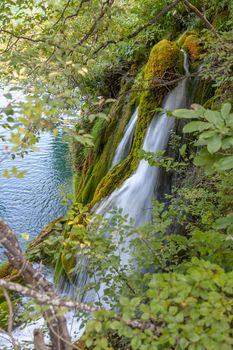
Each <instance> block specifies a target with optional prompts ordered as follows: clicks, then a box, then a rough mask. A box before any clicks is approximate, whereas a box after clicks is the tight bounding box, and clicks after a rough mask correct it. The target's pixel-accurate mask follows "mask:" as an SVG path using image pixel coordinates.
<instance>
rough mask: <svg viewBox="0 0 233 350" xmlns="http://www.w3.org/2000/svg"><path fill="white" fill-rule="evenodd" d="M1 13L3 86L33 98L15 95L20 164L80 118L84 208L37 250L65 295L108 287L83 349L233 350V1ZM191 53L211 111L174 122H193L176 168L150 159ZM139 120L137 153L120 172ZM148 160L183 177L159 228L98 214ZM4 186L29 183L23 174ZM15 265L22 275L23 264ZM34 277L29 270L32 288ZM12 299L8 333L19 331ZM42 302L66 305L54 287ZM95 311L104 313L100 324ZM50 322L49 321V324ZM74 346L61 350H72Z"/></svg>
mask: <svg viewBox="0 0 233 350" xmlns="http://www.w3.org/2000/svg"><path fill="white" fill-rule="evenodd" d="M35 5H36V6H35ZM0 6H1V14H0V21H1V29H0V34H1V39H2V41H1V46H0V48H1V50H2V55H1V58H0V71H1V74H2V79H3V80H5V81H8V82H10V83H13V84H16V79H17V84H18V85H20V87H21V88H22V87H23V88H25V90H26V91H28V92H29V93H30V96H29V97H28V99H27V101H25V102H24V103H22V104H21V105H20V106H18V105H15V103H14V101H13V99H12V96H11V95H8V97H7V98H8V99H9V106H8V107H7V108H6V109H4V110H3V111H2V116H1V118H5V119H6V123H5V128H7V129H9V130H12V135H11V138H10V140H9V141H10V142H12V143H13V144H14V145H15V148H12V149H11V150H10V152H9V154H10V155H11V156H12V158H14V157H16V156H19V155H25V154H26V153H27V152H28V151H29V150H30V149H31V148H33V147H34V145H35V143H36V142H37V140H38V138H39V134H40V132H41V131H43V130H45V129H54V130H55V131H54V132H55V134H56V127H57V125H59V123H60V119H59V115H60V113H61V110H62V111H63V112H65V113H67V114H69V113H71V114H72V115H75V113H76V110H77V108H79V111H80V112H79V115H78V117H77V120H76V122H75V126H74V128H73V129H72V130H70V131H69V132H68V135H69V137H70V138H71V140H72V146H71V148H72V149H73V158H74V164H75V167H74V171H75V172H76V174H75V175H76V182H77V183H76V194H75V195H76V199H75V202H74V203H73V205H72V206H71V207H70V209H69V211H68V214H67V217H66V218H65V219H62V220H58V221H56V222H53V223H51V224H50V225H49V226H48V227H47V228H46V229H45V230H44V231H43V232H42V233H41V235H40V236H39V237H38V239H36V240H35V241H34V242H32V243H31V245H30V248H29V250H28V257H29V259H30V260H31V261H44V263H46V264H49V265H52V266H53V267H54V266H56V271H55V275H56V278H57V281H59V280H60V278H61V277H63V278H64V279H67V280H68V282H69V284H70V286H71V285H73V290H74V292H75V293H76V294H77V295H82V296H83V295H85V293H88V292H89V293H90V292H91V291H93V289H94V290H95V291H97V292H98V291H99V289H100V287H101V286H105V294H104V297H103V300H98V301H96V302H93V304H95V305H94V306H93V308H91V309H88V307H89V305H87V306H86V305H84V306H83V304H81V306H80V305H79V308H78V310H79V312H78V313H77V315H76V317H82V319H83V320H85V321H86V322H87V327H86V331H85V334H84V336H83V337H82V342H80V343H79V344H78V345H77V348H78V347H79V345H80V344H81V343H82V344H85V345H83V346H85V347H86V348H87V349H95V350H102V349H103V350H106V349H122V350H126V349H133V350H136V349H140V350H151V349H158V350H163V349H164V350H165V349H166V350H167V349H169V350H170V349H171V350H175V349H176V350H182V349H188V350H205V349H208V350H211V349H213V350H214V349H218V348H220V347H221V348H223V349H224V350H230V349H231V348H232V345H233V333H232V319H233V318H232V315H233V304H232V296H233V275H232V266H233V264H232V263H233V245H232V227H233V219H232V218H233V214H232V213H233V212H232V209H233V208H232V189H233V180H232V169H233V156H232V150H233V141H232V140H233V130H232V128H233V123H232V118H233V114H232V107H231V102H232V96H233V95H232V92H233V85H232V70H233V65H232V62H233V52H232V23H233V17H232V16H233V8H232V6H233V5H232V4H231V3H229V1H227V0H223V1H221V2H219V1H217V0H209V1H207V0H192V1H187V0H174V1H168V0H161V1H158V2H156V3H155V1H153V0H146V1H141V0H136V1H113V0H106V1H99V0H98V1H97V0H93V1H89V0H79V1H78V0H77V1H76V0H74V1H69V0H68V1H63V0H61V1H57V2H52V1H47V2H44V1H40V0H39V1H33V0H27V1H25V2H24V3H23V4H22V2H21V1H17V0H16V1H12V2H9V1H5V0H3V1H2V2H1V5H0ZM181 48H182V49H184V50H185V51H186V52H187V54H188V56H189V61H190V65H191V67H190V71H191V76H193V77H194V79H195V78H196V77H197V72H198V73H199V79H200V85H199V87H200V86H202V88H201V87H200V88H199V91H197V95H199V97H200V95H202V98H199V101H201V102H200V103H201V104H202V105H197V104H195V105H194V106H193V107H192V110H186V109H185V110H178V111H175V112H174V113H173V116H174V117H175V118H177V119H179V120H180V119H182V120H186V121H187V119H190V121H189V122H188V123H187V124H186V125H185V126H184V129H183V133H184V134H185V136H184V135H183V133H181V132H180V134H179V135H176V138H175V141H174V140H172V139H171V140H170V146H171V143H172V142H173V146H172V147H175V149H176V152H175V154H176V156H175V157H170V156H168V155H166V154H165V153H160V154H154V155H153V154H146V152H144V154H142V153H141V155H140V150H141V147H142V143H143V139H144V136H145V133H146V130H147V128H148V125H149V123H150V121H151V119H152V117H153V116H154V115H155V114H156V112H157V111H158V110H159V109H160V108H161V103H162V100H163V98H164V96H165V95H166V93H167V91H170V89H172V88H173V87H174V86H175V85H176V84H177V82H178V81H180V80H182V79H183V78H184V72H183V66H182V62H183V56H182V53H181V50H180V49H181ZM200 67H201V69H200ZM198 70H199V71H198ZM17 84H16V85H17ZM19 107H20V110H21V113H22V117H21V118H19V119H17V117H16V114H15V111H18V110H19ZM136 107H138V108H139V112H138V120H137V125H136V130H135V133H134V138H133V142H132V146H131V150H130V152H129V154H128V155H127V156H126V158H125V159H123V160H122V161H121V162H120V163H119V164H117V165H115V166H114V167H111V166H112V159H113V156H114V153H115V150H116V148H117V145H118V144H119V142H120V140H121V139H122V136H123V133H124V130H125V127H126V125H127V123H128V121H129V119H130V117H131V114H132V112H133V111H134V110H135V108H136ZM74 108H75V112H74ZM5 119H4V120H5ZM14 131H15V133H14ZM174 144H175V146H174ZM141 156H143V157H144V158H145V159H146V160H147V161H148V162H149V163H150V164H151V165H156V166H159V165H160V166H162V167H163V169H165V171H166V172H167V173H169V174H171V177H172V185H173V188H172V190H171V192H170V193H169V194H166V195H165V194H163V202H158V201H155V203H154V209H153V221H152V223H147V224H146V225H144V226H143V227H139V228H135V227H134V225H133V223H132V222H129V220H128V218H127V217H122V213H121V211H118V210H114V211H113V213H112V218H111V221H109V220H107V219H103V218H101V217H100V216H95V215H94V214H92V212H91V210H92V209H93V207H94V205H95V204H96V203H98V202H99V201H101V200H102V199H103V198H105V197H106V196H108V195H109V194H111V192H112V191H113V190H114V189H116V188H118V187H120V186H121V184H122V183H123V181H124V180H125V179H127V178H128V177H129V176H130V175H131V174H132V173H133V172H134V171H135V169H136V167H137V165H138V162H139V161H140V159H141V158H140V157H141ZM3 174H4V175H5V176H7V177H8V176H10V175H16V176H19V177H20V176H21V175H22V174H21V173H18V171H17V169H14V170H12V171H9V170H8V169H6V172H3ZM145 181H146V179H145ZM129 205H130V204H129ZM124 241H127V242H129V244H128V246H127V247H125V248H124V249H125V253H128V254H129V255H131V258H130V259H129V262H128V264H127V265H126V266H122V263H121V259H120V254H119V247H122V245H121V244H122V243H123V242H124ZM1 242H2V243H3V244H4V238H2V239H1ZM14 252H15V251H14ZM16 252H17V251H16ZM9 257H10V260H11V261H13V262H14V259H13V258H12V253H10V255H9ZM79 259H81V260H82V262H83V261H84V262H88V264H87V266H86V267H85V276H86V279H87V281H86V283H84V285H83V286H82V288H79V289H78V288H77V286H76V285H75V278H76V277H77V275H78V274H82V273H83V270H84V265H83V263H80V264H78V263H77V261H79ZM15 261H16V265H17V263H18V262H20V261H23V262H24V263H25V261H24V259H21V260H20V259H19V260H17V258H16V259H15ZM18 266H20V264H18ZM135 266H138V268H135ZM27 267H28V265H27ZM29 270H30V269H29ZM26 272H27V271H26ZM24 274H25V270H24V269H23V267H22V268H21V269H19V275H20V276H21V275H22V276H23V277H25V275H24ZM0 277H1V278H0V282H1V281H8V279H9V278H10V279H11V280H13V281H17V282H19V283H20V284H21V283H22V280H21V277H20V279H17V280H14V278H15V277H18V275H17V272H16V270H15V269H13V268H12V267H11V266H10V265H9V264H6V265H4V266H3V267H2V268H1V270H0ZM26 277H27V278H26V279H25V278H24V283H25V281H26V283H27V284H28V283H29V277H28V275H27V276H26ZM7 278H8V279H7ZM34 279H35V280H36V278H35V275H34ZM64 279H63V281H64ZM37 282H38V281H37ZM38 285H39V282H38ZM4 288H5V287H4ZM4 288H3V289H2V290H1V291H0V292H1V299H0V301H1V304H0V313H1V314H2V315H3V322H2V323H1V327H3V328H4V329H6V328H8V329H9V327H8V326H9V318H7V317H8V316H7V315H9V316H10V312H11V309H10V307H9V303H8V302H7V301H4V299H5V294H4V290H5V289H4ZM12 288H13V287H12ZM35 288H36V287H35V285H33V287H32V290H33V292H36V290H35ZM40 288H42V289H41V290H42V292H44V293H45V294H46V293H47V292H48V291H49V292H48V294H49V295H52V296H53V297H54V295H53V294H50V293H51V289H50V287H48V286H47V285H46V286H43V285H42V287H41V286H40ZM43 288H44V289H43ZM46 288H47V289H46ZM16 290H17V292H19V289H16ZM41 290H40V291H41ZM27 295H28V294H27ZM29 295H30V293H29ZM33 295H34V296H35V295H36V294H33ZM11 297H12V295H11ZM15 297H16V296H15V294H14V295H13V298H15ZM36 299H37V301H38V303H39V304H40V300H38V298H36ZM54 299H56V298H55V297H54ZM56 300H57V299H56ZM13 304H14V299H13ZM59 305H60V304H59ZM61 305H62V303H61ZM63 305H64V303H63ZM103 305H104V306H106V305H108V310H106V309H105V308H104V306H103ZM56 306H57V305H56ZM82 307H83V308H82ZM96 307H101V308H102V309H101V310H99V311H96V312H94V311H95V310H96ZM56 310H57V309H56ZM90 310H91V311H90ZM115 310H117V311H115ZM40 311H41V312H42V313H43V314H44V315H45V317H46V312H47V310H45V311H44V309H43V308H42V309H40ZM90 313H91V315H92V319H91V320H90V319H89V318H90ZM50 316H51V315H50ZM48 319H49V318H47V320H48ZM50 321H51V318H50ZM50 321H48V322H50ZM48 324H49V323H48ZM55 338H56V337H55ZM58 338H59V337H58ZM58 338H57V339H58ZM51 339H52V342H53V340H54V339H53V337H52V338H51ZM57 339H56V341H58V340H57ZM59 341H60V342H61V343H62V339H60V340H59ZM65 343H67V342H64V344H65ZM64 344H63V345H62V346H63V348H62V349H64V350H66V349H69V348H66V345H64ZM53 346H54V345H53ZM67 346H68V345H67ZM54 349H55V347H54Z"/></svg>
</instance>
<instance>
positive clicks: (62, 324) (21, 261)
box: [0, 219, 72, 350]
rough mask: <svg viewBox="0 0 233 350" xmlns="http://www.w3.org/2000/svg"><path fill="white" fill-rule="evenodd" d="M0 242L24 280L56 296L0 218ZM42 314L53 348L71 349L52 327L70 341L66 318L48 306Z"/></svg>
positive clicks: (42, 291) (51, 295)
mask: <svg viewBox="0 0 233 350" xmlns="http://www.w3.org/2000/svg"><path fill="white" fill-rule="evenodd" d="M0 243H1V244H2V245H3V246H4V247H5V249H6V251H7V252H6V255H7V257H8V259H9V262H10V264H11V265H12V266H13V267H14V268H15V269H17V270H18V271H19V273H20V274H21V276H22V277H23V279H24V281H25V282H26V283H27V284H29V285H32V286H33V287H34V288H37V289H38V291H39V292H40V293H42V294H43V293H47V294H49V295H50V297H51V298H56V297H57V295H56V294H55V292H54V290H53V288H52V286H51V285H50V283H49V282H48V281H47V280H46V279H45V278H44V277H43V276H42V275H41V274H40V272H39V271H36V270H34V268H33V267H32V265H31V264H30V263H29V262H28V261H27V260H26V259H25V257H24V256H23V253H22V251H21V249H20V247H19V243H18V240H17V238H16V236H15V234H14V233H13V231H12V230H11V228H10V227H9V226H8V225H7V224H6V223H5V222H4V221H3V220H1V219H0ZM43 316H44V318H45V320H46V323H47V326H48V328H49V332H50V338H51V341H52V349H53V350H57V349H60V350H72V347H71V345H68V344H66V342H63V341H61V340H60V339H58V338H57V336H55V334H54V332H53V329H55V331H56V333H58V334H60V335H61V336H62V337H63V338H64V339H66V340H67V342H70V344H71V341H70V336H69V334H68V330H67V325H66V320H65V318H64V316H60V315H59V310H57V309H56V308H53V307H50V308H48V309H47V310H46V311H44V312H43Z"/></svg>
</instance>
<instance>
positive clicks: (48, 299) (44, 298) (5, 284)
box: [0, 279, 158, 333]
mask: <svg viewBox="0 0 233 350" xmlns="http://www.w3.org/2000/svg"><path fill="white" fill-rule="evenodd" d="M0 287H1V288H5V289H8V290H11V291H14V292H17V293H19V294H22V295H25V296H27V297H30V298H33V299H35V300H37V302H38V303H39V304H40V305H48V306H53V307H58V308H61V307H65V308H68V309H76V310H78V311H81V312H86V313H94V312H97V311H106V312H107V310H105V309H101V308H99V307H97V306H95V305H91V304H85V303H81V302H78V301H74V300H67V299H62V298H60V297H58V296H56V297H54V296H51V295H48V294H46V293H41V292H38V291H35V290H34V289H31V288H28V287H25V286H22V285H21V284H18V283H14V282H10V281H6V280H4V279H0ZM111 318H112V319H114V320H117V321H123V320H122V318H121V316H120V315H117V314H115V315H114V316H112V317H111ZM123 322H124V323H125V324H127V325H128V326H129V327H131V328H138V329H141V330H145V329H150V330H152V331H153V332H155V333H157V332H158V326H157V325H155V324H154V323H152V322H150V321H143V320H129V321H123Z"/></svg>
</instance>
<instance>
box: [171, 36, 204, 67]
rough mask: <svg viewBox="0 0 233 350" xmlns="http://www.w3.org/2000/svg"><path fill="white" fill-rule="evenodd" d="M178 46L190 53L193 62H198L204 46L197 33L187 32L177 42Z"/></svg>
mask: <svg viewBox="0 0 233 350" xmlns="http://www.w3.org/2000/svg"><path fill="white" fill-rule="evenodd" d="M177 44H178V45H179V46H180V47H182V48H183V49H185V50H186V51H187V52H188V54H189V57H190V59H191V60H192V61H196V60H198V59H199V58H200V55H201V52H202V46H201V41H200V39H199V38H198V36H197V34H196V33H194V32H185V33H184V34H182V35H181V36H180V38H179V39H178V40H177Z"/></svg>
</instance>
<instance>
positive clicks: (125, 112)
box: [77, 83, 135, 204]
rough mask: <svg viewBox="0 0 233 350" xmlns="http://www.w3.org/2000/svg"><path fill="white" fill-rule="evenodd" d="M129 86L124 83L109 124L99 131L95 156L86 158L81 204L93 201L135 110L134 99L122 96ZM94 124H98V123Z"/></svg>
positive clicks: (82, 178) (79, 196)
mask: <svg viewBox="0 0 233 350" xmlns="http://www.w3.org/2000/svg"><path fill="white" fill-rule="evenodd" d="M131 86H132V83H129V84H128V83H126V84H125V85H124V86H123V87H122V90H121V94H122V95H121V97H120V98H119V99H118V100H117V102H116V103H115V104H114V105H113V107H112V109H111V112H110V122H109V124H108V125H107V126H105V128H101V129H100V131H101V135H99V138H100V139H101V142H100V141H99V142H98V150H97V152H96V154H95V155H94V156H93V154H92V157H91V158H90V157H89V156H88V157H87V158H86V162H85V164H84V167H83V171H82V177H81V182H80V186H79V189H78V192H77V200H78V201H79V202H82V203H83V204H87V203H88V202H90V201H91V200H92V199H93V195H94V193H95V190H96V187H97V185H98V184H99V182H100V181H101V179H102V178H103V177H104V176H105V175H106V173H107V172H108V170H109V169H110V167H111V164H112V159H113V157H114V153H115V150H116V148H117V145H118V144H119V142H120V140H121V138H122V135H123V133H124V129H125V127H126V125H127V122H128V121H129V118H130V116H131V114H132V111H133V109H134V108H135V98H133V99H132V98H130V96H128V95H124V92H125V91H127V90H129V89H130V88H131ZM96 123H98V124H99V122H98V121H97V122H96ZM97 127H99V125H97V126H96V127H94V131H96V128H97ZM90 156H91V154H90Z"/></svg>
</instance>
